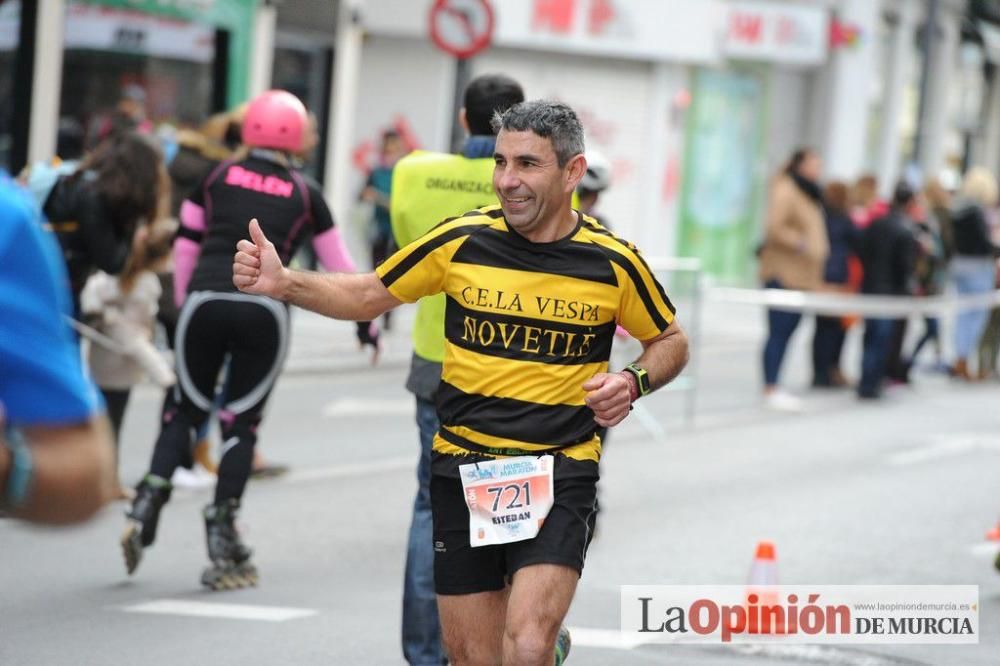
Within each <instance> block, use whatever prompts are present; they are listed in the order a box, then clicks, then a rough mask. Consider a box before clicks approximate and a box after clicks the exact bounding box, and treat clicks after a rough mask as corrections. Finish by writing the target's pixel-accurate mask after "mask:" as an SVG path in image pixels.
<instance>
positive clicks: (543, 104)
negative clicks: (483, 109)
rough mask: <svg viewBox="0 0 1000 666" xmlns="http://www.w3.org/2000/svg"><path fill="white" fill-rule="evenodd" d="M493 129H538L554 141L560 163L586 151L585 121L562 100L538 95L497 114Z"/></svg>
mask: <svg viewBox="0 0 1000 666" xmlns="http://www.w3.org/2000/svg"><path fill="white" fill-rule="evenodd" d="M492 124H493V131H494V132H496V133H497V134H499V133H500V132H501V131H509V132H534V133H535V134H537V135H538V136H540V137H544V138H546V139H548V140H549V141H551V142H552V150H553V151H555V154H556V160H557V161H558V162H559V166H560V167H564V166H566V164H567V163H568V162H569V161H570V160H571V159H573V158H574V157H575V156H577V155H581V154H583V152H584V148H585V146H584V142H583V125H582V124H581V123H580V119H579V118H578V117H577V115H576V112H575V111H573V109H571V108H570V107H569V106H567V105H565V104H563V103H562V102H552V101H550V100H545V99H536V100H531V101H528V102H521V103H520V104H515V105H514V106H512V107H510V108H509V109H507V110H506V111H497V112H496V113H495V114H493V123H492Z"/></svg>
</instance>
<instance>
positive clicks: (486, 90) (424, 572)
mask: <svg viewBox="0 0 1000 666" xmlns="http://www.w3.org/2000/svg"><path fill="white" fill-rule="evenodd" d="M463 101H464V105H463V107H462V110H461V111H460V112H459V115H458V121H459V123H460V124H461V125H462V127H463V128H464V129H465V131H466V132H468V134H469V136H468V137H467V138H466V140H465V145H464V146H463V147H462V152H461V154H458V155H449V154H445V153H434V152H428V151H423V150H418V151H414V152H412V153H410V154H409V155H407V156H406V157H404V158H403V159H401V160H400V161H399V162H397V163H396V168H395V169H394V170H393V181H392V191H393V196H392V202H391V203H392V205H391V207H390V210H391V220H392V231H393V234H394V236H395V238H396V244H397V245H398V246H399V247H404V246H406V245H409V244H410V243H412V242H413V241H415V240H417V239H418V238H420V237H421V236H423V235H424V234H426V233H427V232H428V231H430V230H431V229H433V228H434V227H435V226H437V224H438V223H439V222H441V220H443V219H445V218H447V217H452V216H455V215H461V214H462V213H464V212H466V211H468V210H471V209H473V208H479V207H481V206H486V205H489V204H495V203H497V197H496V195H495V194H494V193H493V151H494V148H495V147H496V136H495V133H494V131H493V128H492V127H491V125H490V121H491V120H492V118H493V114H495V113H496V112H497V111H506V110H507V109H509V108H510V107H512V106H514V105H515V104H517V103H518V102H523V101H524V91H523V90H522V89H521V86H520V84H518V83H517V82H516V81H514V80H513V79H512V78H510V77H509V76H504V75H502V74H484V75H482V76H477V77H476V78H474V79H473V80H472V81H470V82H469V85H468V86H466V88H465V94H464V95H463ZM444 311H445V295H444V294H437V295H435V296H429V297H427V298H422V299H420V302H419V303H418V304H417V318H416V321H415V322H414V324H413V357H412V360H411V362H410V373H409V376H408V377H407V378H406V388H407V389H408V390H409V391H410V392H411V393H413V395H414V396H415V397H416V402H417V405H416V417H417V428H418V429H419V431H420V461H419V463H418V464H417V486H418V487H417V495H416V497H415V498H414V500H413V518H412V520H411V521H410V534H409V539H408V542H407V546H406V570H405V574H404V580H403V622H402V644H403V657H404V658H405V659H406V661H407V663H409V664H411V666H429V665H430V664H444V663H447V659H446V657H445V654H444V646H443V645H442V644H441V623H440V622H439V621H438V610H437V597H436V596H435V592H434V539H433V526H432V520H431V491H430V481H431V447H432V445H433V443H434V435H436V434H437V431H438V426H439V424H438V418H437V408H436V407H435V405H434V396H435V394H436V393H437V390H438V386H440V384H441V362H442V361H444V350H445V337H444Z"/></svg>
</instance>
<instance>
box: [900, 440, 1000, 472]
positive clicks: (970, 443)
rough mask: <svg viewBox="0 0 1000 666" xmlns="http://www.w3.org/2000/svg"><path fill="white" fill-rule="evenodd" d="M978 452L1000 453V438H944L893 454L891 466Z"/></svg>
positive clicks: (914, 463)
mask: <svg viewBox="0 0 1000 666" xmlns="http://www.w3.org/2000/svg"><path fill="white" fill-rule="evenodd" d="M977 451H1000V437H997V436H996V435H986V434H982V435H979V434H958V435H953V436H949V437H942V438H939V439H938V441H936V442H934V443H933V444H928V445H927V446H921V447H918V448H915V449H910V450H908V451H902V452H900V453H894V454H892V455H891V456H889V464H890V465H897V466H904V465H916V464H919V463H923V462H928V461H931V460H940V459H942V458H955V457H957V456H961V455H965V454H967V453H973V452H977Z"/></svg>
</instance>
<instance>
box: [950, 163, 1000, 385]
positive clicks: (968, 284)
mask: <svg viewBox="0 0 1000 666" xmlns="http://www.w3.org/2000/svg"><path fill="white" fill-rule="evenodd" d="M996 202H997V181H996V179H995V178H994V177H993V175H992V174H991V173H990V172H989V171H987V170H986V169H983V168H980V167H977V168H973V169H970V170H969V173H967V174H966V175H965V179H964V180H963V181H962V191H961V197H960V198H959V200H958V202H957V203H956V205H955V208H954V213H953V214H952V222H951V228H952V238H953V240H954V244H955V247H954V249H955V253H954V255H953V256H952V258H951V264H950V265H949V271H950V273H951V278H952V280H954V282H955V287H956V289H957V290H958V293H959V294H961V295H972V294H985V293H986V292H988V291H990V290H991V289H993V284H994V279H995V274H996V257H997V256H998V255H1000V248H998V247H997V246H996V245H994V244H993V241H992V239H991V238H990V230H989V225H988V223H987V221H986V209H987V208H990V207H991V206H994V205H996ZM988 317H989V308H987V307H985V306H983V307H977V308H967V309H964V310H962V311H960V312H959V313H958V318H957V320H956V321H955V365H954V366H952V374H953V375H954V376H956V377H959V378H960V379H965V380H971V379H972V374H971V373H970V372H969V366H968V359H969V356H970V355H971V354H972V353H973V352H974V351H975V350H976V347H977V346H978V344H979V338H980V337H981V336H982V334H983V329H984V328H985V327H986V320H987V318H988Z"/></svg>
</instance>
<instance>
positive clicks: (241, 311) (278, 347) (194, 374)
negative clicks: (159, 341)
mask: <svg viewBox="0 0 1000 666" xmlns="http://www.w3.org/2000/svg"><path fill="white" fill-rule="evenodd" d="M287 347H288V310H287V309H286V308H285V306H283V305H282V304H280V303H278V302H277V301H274V300H272V299H269V298H264V297H261V296H249V295H247V294H237V293H221V292H212V291H200V292H195V293H193V294H191V295H190V296H188V298H187V300H186V301H185V302H184V305H183V307H182V308H181V313H180V318H179V320H178V322H177V337H176V349H175V351H176V354H177V361H176V366H177V380H178V381H177V386H175V387H174V388H173V391H174V396H173V397H174V400H173V403H174V404H173V406H172V407H168V408H167V409H165V410H164V413H163V423H162V426H161V429H160V436H159V439H157V441H156V448H155V449H154V451H153V462H152V465H151V466H150V473H152V474H155V475H157V476H159V477H162V478H164V479H169V478H170V477H171V476H172V475H173V473H174V470H175V469H177V468H178V467H180V466H184V467H190V466H191V462H192V461H191V456H192V452H193V448H194V445H195V441H194V440H195V433H196V432H197V431H198V429H199V428H201V426H202V425H203V424H204V423H205V421H206V420H207V419H208V417H209V415H210V413H211V411H212V402H213V399H214V396H215V389H216V385H217V383H218V380H219V372H220V370H221V369H222V367H223V365H224V364H225V363H226V360H227V359H228V360H229V366H228V367H229V369H228V374H227V377H226V403H225V404H224V405H223V407H222V409H220V410H219V422H220V424H221V426H222V452H221V454H220V459H219V482H218V484H217V485H216V487H215V501H216V502H217V503H218V502H222V501H225V500H227V499H239V498H240V497H242V496H243V490H244V489H245V488H246V483H247V479H248V478H249V477H250V469H251V467H252V465H253V448H254V445H255V444H256V442H257V427H258V426H259V425H260V421H261V417H262V414H263V410H264V406H265V404H266V403H267V399H268V396H270V394H271V389H272V388H273V387H274V382H275V380H277V378H278V374H279V373H280V371H281V367H282V364H283V362H284V359H285V350H286V349H287Z"/></svg>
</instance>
